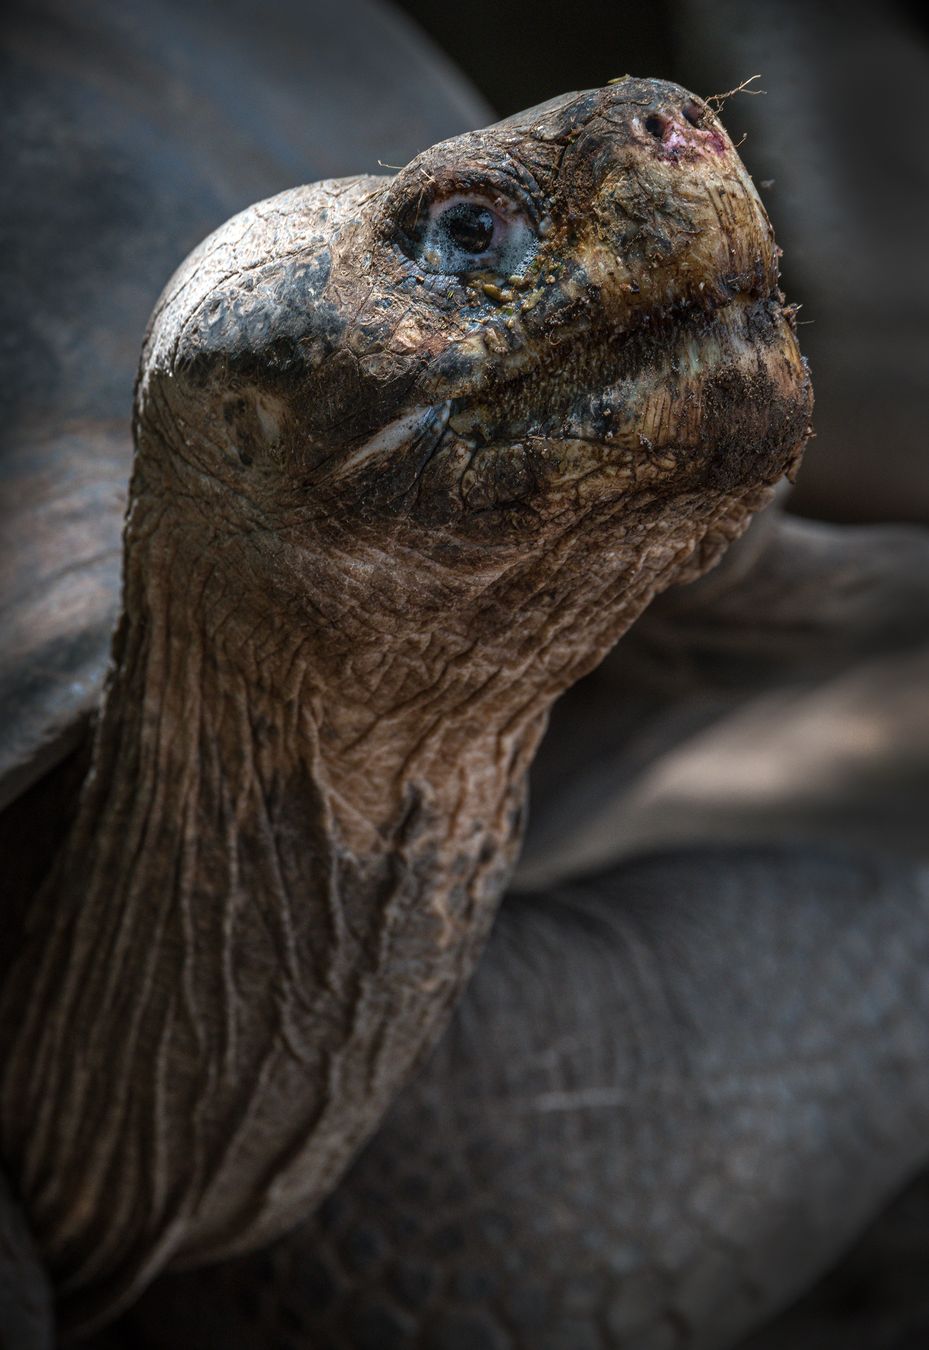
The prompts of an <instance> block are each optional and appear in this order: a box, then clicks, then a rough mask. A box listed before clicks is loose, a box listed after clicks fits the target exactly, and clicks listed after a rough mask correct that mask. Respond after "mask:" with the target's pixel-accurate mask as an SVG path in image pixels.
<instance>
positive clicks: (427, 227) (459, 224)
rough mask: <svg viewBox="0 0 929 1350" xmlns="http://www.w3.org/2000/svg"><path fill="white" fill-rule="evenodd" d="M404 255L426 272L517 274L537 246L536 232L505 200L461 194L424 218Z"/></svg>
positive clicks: (425, 212)
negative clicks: (406, 254)
mask: <svg viewBox="0 0 929 1350" xmlns="http://www.w3.org/2000/svg"><path fill="white" fill-rule="evenodd" d="M401 242H402V244H403V247H404V251H405V252H406V253H408V254H409V256H410V257H411V258H412V259H413V261H414V262H416V263H417V264H418V265H419V266H420V267H422V268H423V269H424V271H427V272H437V273H440V274H442V275H445V276H467V275H468V273H470V272H499V273H500V274H502V275H503V276H509V275H510V274H511V273H513V272H518V271H520V269H521V268H522V267H523V266H524V265H525V263H526V262H527V261H528V260H529V258H531V257H532V255H533V253H534V252H535V249H536V246H537V243H538V241H537V239H536V235H535V231H534V230H533V228H532V226H531V225H530V223H529V221H528V220H527V219H526V216H525V215H524V214H523V212H522V211H521V210H519V208H517V207H516V206H514V205H513V204H512V203H510V202H508V201H506V200H505V199H503V198H502V197H495V198H494V199H493V200H488V199H487V198H486V197H483V196H478V195H477V194H475V195H470V194H465V193H457V194H455V195H454V196H451V197H444V198H438V199H437V200H435V201H433V202H431V203H430V204H429V206H428V207H427V208H426V209H425V210H423V211H421V212H420V214H419V216H418V218H417V220H416V221H415V224H414V227H413V229H412V230H411V231H409V232H408V234H407V237H406V240H405V241H403V240H402V241H401Z"/></svg>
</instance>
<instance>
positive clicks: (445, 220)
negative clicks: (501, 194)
mask: <svg viewBox="0 0 929 1350" xmlns="http://www.w3.org/2000/svg"><path fill="white" fill-rule="evenodd" d="M437 223H438V227H439V230H440V231H441V232H442V233H444V234H445V235H446V236H447V237H448V239H449V241H450V242H451V243H452V244H453V245H454V246H455V247H457V248H460V249H461V250H462V252H463V253H484V252H485V251H486V250H487V249H488V248H489V247H490V245H491V243H492V241H493V237H494V231H495V229H496V224H497V222H496V220H495V219H494V215H493V212H492V211H490V210H488V208H487V207H486V206H479V205H478V204H477V202H456V203H455V205H454V206H450V207H449V208H448V210H447V211H445V212H443V214H442V215H441V216H440V217H439V220H438V222H437Z"/></svg>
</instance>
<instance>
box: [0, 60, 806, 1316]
mask: <svg viewBox="0 0 929 1350" xmlns="http://www.w3.org/2000/svg"><path fill="white" fill-rule="evenodd" d="M457 199H462V200H464V201H466V202H469V203H471V205H472V206H480V207H481V208H482V209H484V208H486V209H488V210H490V211H491V213H492V214H494V217H495V219H496V220H497V221H498V223H500V233H501V235H502V236H503V237H505V238H509V237H510V234H508V233H507V232H508V231H509V232H510V233H513V232H515V237H516V238H517V239H522V240H523V241H524V242H525V244H526V247H525V248H524V249H523V250H522V252H520V253H519V255H518V256H515V255H514V254H513V253H512V250H510V252H509V253H507V251H506V249H503V251H502V252H500V251H499V250H498V252H497V253H494V254H493V256H492V257H491V259H490V263H488V264H487V265H484V264H482V266H481V267H480V268H473V267H472V268H470V269H468V270H467V271H465V272H459V273H450V272H448V271H443V270H441V268H439V269H437V267H436V256H437V255H436V256H434V255H433V254H431V253H430V252H429V250H427V249H426V247H425V244H424V243H423V239H424V238H425V235H424V233H423V232H424V230H425V229H426V222H428V221H429V220H431V219H432V216H433V215H434V214H435V213H436V212H438V213H441V211H443V210H444V209H446V208H447V205H448V203H449V202H450V201H454V200H457ZM494 229H495V231H496V229H497V226H496V225H495V226H494ZM494 237H496V235H495V236H494ZM430 247H431V246H430ZM504 256H505V257H506V260H507V268H506V269H505V273H504V271H503V270H501V269H500V268H499V267H498V268H497V269H496V270H494V266H491V265H490V264H492V263H495V262H496V261H498V260H499V259H501V258H503V257H504ZM438 261H439V262H440V263H441V262H442V259H441V257H440V258H439V259H438ZM791 319H792V316H791V314H790V312H789V310H786V309H785V308H784V305H783V298H782V297H781V296H780V294H779V292H778V289H777V266H776V250H775V247H774V243H773V239H772V235H771V230H770V226H769V224H768V221H767V218H766V216H765V214H764V211H763V209H762V207H761V205H760V203H759V201H758V199H757V196H756V195H755V193H754V190H753V188H752V187H751V184H750V183H749V181H748V179H747V178H746V176H745V173H744V170H743V169H742V167H741V165H740V163H739V161H738V157H737V156H736V153H735V151H734V150H733V148H732V146H731V144H730V143H729V141H728V139H727V138H726V136H725V133H724V132H723V131H722V129H721V127H720V126H719V125H718V123H716V122H715V120H714V119H713V118H712V117H711V116H710V114H709V113H708V112H707V110H706V109H705V108H703V106H702V105H700V104H699V103H698V102H697V101H696V100H694V99H693V98H692V97H691V96H690V95H688V94H686V93H685V92H684V91H682V90H680V89H678V88H676V87H675V86H672V85H667V84H662V83H659V82H655V81H637V80H632V79H627V80H624V81H623V82H621V83H620V84H617V85H615V86H612V87H609V88H607V89H602V90H595V91H592V92H589V93H585V94H580V95H572V96H568V97H566V98H563V99H559V100H556V101H554V102H553V103H552V104H548V105H545V106H544V107H542V108H540V109H535V110H532V111H531V112H529V113H525V114H522V115H521V116H520V117H518V118H514V119H510V120H509V121H507V122H504V123H501V124H499V125H498V126H496V127H492V128H490V129H488V130H486V131H483V132H477V133H474V134H473V135H469V136H465V137H461V138H459V139H458V140H455V141H451V142H448V143H446V144H444V145H440V146H437V147H435V148H434V149H432V150H430V151H427V152H426V153H425V154H424V155H422V156H420V157H419V158H418V159H416V160H414V161H413V163H412V164H410V165H409V166H408V167H407V168H406V169H404V170H403V171H402V172H401V173H399V174H398V175H397V176H396V177H395V178H392V179H377V178H364V179H352V180H346V181H343V182H340V183H327V184H319V185H317V186H315V187H312V188H299V189H295V190H294V191H292V192H289V193H285V194H283V195H282V196H280V197H277V198H274V199H272V200H271V201H270V202H265V203H261V204H259V205H258V206H256V207H253V208H251V209H250V210H249V211H246V212H244V213H243V214H242V215H240V216H238V217H236V218H235V219H234V220H232V221H230V222H229V223H228V224H227V225H226V226H224V227H223V228H222V229H221V230H219V231H218V232H217V233H216V234H215V235H213V236H212V237H211V238H210V239H209V240H207V241H206V243H205V244H204V245H202V246H201V247H200V249H198V250H197V251H196V252H195V253H194V254H193V255H192V256H191V258H190V259H189V260H188V262H187V263H185V264H184V266H183V267H182V268H181V269H180V271H179V272H178V273H177V274H176V276H175V277H174V279H173V280H172V281H171V282H170V283H169V286H168V288H167V290H166V292H165V295H164V296H163V298H162V301H161V302H160V304H159V306H158V308H157V310H156V313H155V316H154V318H153V321H152V325H151V328H150V332H149V335H148V338H147V341H146V346H145V350H144V353H143V359H142V369H141V375H140V381H139V388H138V398H137V413H136V442H137V455H136V463H135V469H134V474H133V480H132V486H131V491H130V507H129V516H128V521H127V526H126V535H125V557H124V613H123V616H122V618H121V621H120V623H119V626H118V629H117V633H116V637H115V640H114V666H113V670H112V674H111V678H110V681H109V685H108V689H107V694H106V698H105V704H104V708H103V712H102V715H101V719H100V724H99V728H98V731H97V736H96V743H95V748H94V758H93V766H92V769H91V772H90V775H89V777H88V780H87V782H86V785H85V790H84V793H83V796H82V801H81V806H80V810H79V813H78V817H77V820H76V822H75V824H74V827H73V829H72V831H71V833H70V835H69V837H68V840H67V842H66V844H65V846H64V848H63V849H62V852H61V854H60V856H59V857H58V859H57V860H56V864H55V867H54V868H53V870H52V873H51V875H50V877H49V880H48V881H47V883H46V884H45V886H44V888H43V890H42V892H41V893H40V895H39V896H38V897H37V898H36V899H35V900H34V902H33V904H32V906H31V911H30V914H29V919H28V924H27V927H26V932H25V934H24V936H23V940H22V942H21V943H20V945H19V950H18V951H17V952H16V954H15V959H13V960H12V968H11V970H10V973H9V975H8V977H7V979H6V980H5V983H4V988H3V996H2V1005H0V1037H2V1042H3V1073H2V1093H0V1143H2V1154H3V1158H4V1161H5V1163H6V1164H7V1166H8V1168H9V1170H10V1171H11V1173H12V1175H13V1178H14V1180H15V1182H16V1185H17V1187H18V1189H19V1192H20V1193H21V1195H22V1197H23V1201H24V1204H25V1207H26V1209H27V1212H28V1214H29V1217H30V1220H31V1223H32V1225H33V1228H34V1231H35V1234H36V1238H37V1242H38V1245H39V1248H40V1250H41V1252H42V1253H43V1255H44V1257H45V1259H46V1261H47V1263H48V1266H49V1269H50V1271H51V1272H52V1275H53V1277H54V1279H55V1282H56V1285H57V1288H58V1291H59V1294H60V1298H61V1313H62V1319H63V1324H64V1325H65V1327H66V1328H69V1329H79V1328H81V1327H86V1326H88V1325H91V1324H93V1323H96V1322H98V1321H100V1320H102V1319H105V1318H106V1317H108V1316H111V1315H112V1313H113V1312H114V1310H116V1309H117V1308H118V1307H120V1306H122V1305H123V1304H125V1303H126V1302H127V1301H129V1300H130V1299H131V1298H132V1297H133V1296H134V1295H135V1294H136V1293H137V1292H138V1291H139V1290H140V1289H141V1288H142V1287H143V1286H144V1284H145V1283H146V1282H147V1281H148V1280H150V1279H151V1278H152V1276H153V1275H154V1274H155V1273H156V1272H157V1270H159V1269H160V1268H161V1267H163V1266H165V1265H167V1264H173V1265H175V1266H190V1265H195V1264H197V1263H199V1262H202V1261H205V1260H208V1259H214V1258H216V1257H221V1256H229V1255H232V1254H235V1253H238V1252H243V1251H246V1250H248V1249H250V1248H252V1247H255V1246H257V1245H259V1244H261V1243H262V1242H265V1241H267V1240H268V1239H270V1238H272V1237H274V1236H276V1235H277V1234H279V1233H281V1232H282V1231H283V1230H284V1229H286V1228H287V1227H288V1226H289V1225H291V1224H293V1223H294V1222H295V1221H296V1220H297V1219H299V1218H300V1217H301V1216H303V1215H304V1214H306V1213H307V1212H309V1211H310V1210H311V1209H312V1208H313V1207H314V1205H316V1204H317V1203H318V1202H319V1200H320V1199H321V1198H322V1197H323V1196H324V1195H325V1194H326V1193H327V1191H328V1190H330V1189H331V1188H332V1186H333V1185H334V1184H335V1182H336V1181H337V1179H338V1177H339V1175H340V1173H341V1171H342V1170H343V1168H344V1167H345V1165H346V1164H347V1163H348V1161H349V1160H350V1158H351V1157H352V1155H353V1153H354V1152H355V1151H356V1150H357V1149H358V1147H359V1146H360V1145H361V1143H362V1142H363V1141H364V1139H365V1138H366V1137H367V1136H368V1135H369V1134H370V1132H371V1130H372V1129H373V1128H374V1126H375V1125H376V1124H377V1122H378V1120H379V1119H380V1118H381V1116H382V1115H383V1113H384V1111H385V1110H386V1108H387V1106H388V1105H389V1103H390V1101H391V1099H392V1097H393V1096H394V1095H395V1093H396V1091H397V1089H398V1088H399V1086H400V1085H401V1083H402V1082H403V1081H404V1079H405V1078H406V1076H407V1075H408V1073H409V1071H410V1069H411V1068H412V1067H413V1065H414V1064H416V1062H417V1061H418V1060H419V1059H420V1058H421V1057H422V1055H423V1054H424V1053H425V1051H426V1050H427V1049H428V1048H429V1046H430V1045H431V1044H432V1043H433V1041H434V1040H435V1037H436V1035H437V1034H438V1032H439V1030H440V1029H441V1028H442V1026H443V1025H444V1024H445V1022H446V1020H447V1017H448V1014H449V1011H450V1009H451V1008H452V1006H453V1004H454V1002H455V1000H456V998H457V996H458V994H459V992H460V990H461V988H462V986H463V984H464V982H465V980H466V979H467V977H468V975H469V973H470V971H471V969H472V967H473V964H474V961H475V959H476V956H477V954H478V952H479V950H480V947H481V945H482V942H483V939H484V937H485V935H486V932H487V930H488V927H489V924H490V920H491V918H492V915H493V912H494V909H495V906H496V903H497V901H498V899H499V896H500V894H501V893H502V890H503V888H504V886H505V884H506V881H507V878H508V876H509V873H510V870H511V867H512V864H513V859H514V856H515V851H516V848H517V846H518V841H519V834H520V821H521V813H522V804H523V797H524V783H525V775H526V771H527V768H528V765H529V762H530V760H531V758H532V754H533V752H534V750H535V747H536V744H537V742H538V738H539V736H540V734H541V732H542V730H543V728H544V724H545V719H546V716H547V712H548V709H549V707H550V706H551V703H552V701H553V700H554V699H555V698H556V697H557V695H558V694H559V693H561V692H562V691H563V690H564V689H565V688H567V687H568V685H570V684H571V683H572V682H573V681H574V680H576V679H577V678H578V677H579V676H580V675H582V674H583V673H585V672H586V671H588V670H589V669H591V668H592V666H593V665H595V664H596V662H597V661H598V660H600V658H601V657H602V656H603V654H604V653H605V652H606V651H607V650H608V649H609V647H610V646H611V645H612V644H613V643H614V642H615V641H616V639H617V638H618V637H619V636H620V635H621V634H622V632H623V631H625V629H626V628H627V627H628V626H629V624H630V623H631V622H632V621H633V620H634V619H635V617H636V616H637V615H638V614H639V613H640V612H641V610H642V609H643V608H644V606H645V605H646V604H647V603H648V602H649V600H650V599H651V598H652V596H653V595H654V594H655V593H656V592H657V591H659V590H661V589H663V588H664V587H665V586H667V585H668V584H669V583H670V582H671V581H674V580H680V579H682V578H684V577H688V576H692V575H696V574H697V573H698V572H699V571H701V570H702V569H704V568H706V567H707V566H709V565H710V563H711V562H712V561H714V560H715V559H716V558H717V557H718V556H719V554H720V552H721V550H722V549H723V548H724V547H725V544H726V543H727V542H728V541H729V540H730V539H731V538H733V537H734V536H736V535H737V534H738V533H739V532H740V531H741V530H742V529H743V528H744V526H745V524H746V522H747V520H748V518H749V515H750V513H751V512H752V511H753V510H755V509H756V508H757V507H759V506H760V505H762V504H763V503H764V502H765V501H766V500H767V498H768V496H769V495H770V491H771V487H772V485H773V484H774V483H775V482H776V481H777V480H778V479H779V478H780V477H781V476H782V475H783V474H784V473H788V472H792V471H793V469H794V468H795V466H796V463H797V459H798V455H799V452H800V448H801V446H802V443H803V441H804V439H805V437H806V434H807V432H808V419H809V414H810V385H809V380H808V377H807V373H806V370H805V368H804V365H803V363H802V361H801V358H800V356H799V354H798V351H797V346H796V342H795V338H794V333H793V328H792V322H791Z"/></svg>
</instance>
